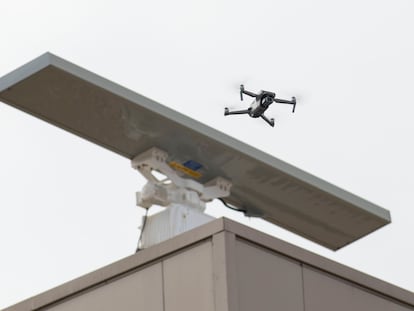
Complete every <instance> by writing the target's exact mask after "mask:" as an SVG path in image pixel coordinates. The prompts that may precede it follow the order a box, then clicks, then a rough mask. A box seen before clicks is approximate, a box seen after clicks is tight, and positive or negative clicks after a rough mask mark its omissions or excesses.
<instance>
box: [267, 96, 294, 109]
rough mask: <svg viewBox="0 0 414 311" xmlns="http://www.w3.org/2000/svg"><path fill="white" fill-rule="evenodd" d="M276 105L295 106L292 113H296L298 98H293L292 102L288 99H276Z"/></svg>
mask: <svg viewBox="0 0 414 311" xmlns="http://www.w3.org/2000/svg"><path fill="white" fill-rule="evenodd" d="M273 101H274V102H275V103H278V104H288V105H293V109H292V112H295V108H296V98H295V97H292V99H291V100H286V99H279V98H275V99H274V100H273Z"/></svg>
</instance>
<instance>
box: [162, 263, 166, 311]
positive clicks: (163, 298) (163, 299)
mask: <svg viewBox="0 0 414 311" xmlns="http://www.w3.org/2000/svg"><path fill="white" fill-rule="evenodd" d="M161 282H162V310H163V311H166V309H165V278H164V260H162V261H161Z"/></svg>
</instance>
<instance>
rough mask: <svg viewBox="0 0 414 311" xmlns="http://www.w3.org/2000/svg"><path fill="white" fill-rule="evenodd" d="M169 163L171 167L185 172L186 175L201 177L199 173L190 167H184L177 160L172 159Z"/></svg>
mask: <svg viewBox="0 0 414 311" xmlns="http://www.w3.org/2000/svg"><path fill="white" fill-rule="evenodd" d="M169 164H170V166H171V167H172V168H173V169H176V170H178V171H181V172H183V173H185V174H187V175H189V176H191V177H193V178H200V177H201V173H199V172H196V171H194V170H192V169H191V168H188V167H185V166H184V165H182V164H180V163H178V162H175V161H172V162H170V163H169Z"/></svg>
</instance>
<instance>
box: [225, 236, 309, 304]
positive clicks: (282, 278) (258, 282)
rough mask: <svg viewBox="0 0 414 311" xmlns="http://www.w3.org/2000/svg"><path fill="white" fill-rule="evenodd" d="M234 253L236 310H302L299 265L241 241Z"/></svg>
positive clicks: (238, 242) (237, 243)
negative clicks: (235, 261)
mask: <svg viewBox="0 0 414 311" xmlns="http://www.w3.org/2000/svg"><path fill="white" fill-rule="evenodd" d="M236 254H237V255H236V256H237V263H236V264H237V272H238V273H237V276H238V280H237V284H233V286H237V287H238V297H239V309H240V311H252V310H255V311H267V310H269V311H270V310H272V311H274V310H283V311H303V296H302V293H303V291H302V271H301V266H300V264H299V263H296V262H294V261H291V260H289V259H287V258H284V257H283V256H280V255H278V254H276V253H273V252H271V251H268V250H266V249H263V248H260V247H257V246H253V245H251V244H248V243H246V242H244V241H241V240H238V241H237V242H236Z"/></svg>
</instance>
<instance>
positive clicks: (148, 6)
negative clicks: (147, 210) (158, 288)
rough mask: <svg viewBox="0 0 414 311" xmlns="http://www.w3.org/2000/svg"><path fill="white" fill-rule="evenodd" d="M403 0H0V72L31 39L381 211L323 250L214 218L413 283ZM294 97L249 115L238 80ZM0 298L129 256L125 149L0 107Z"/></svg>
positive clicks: (3, 301)
mask: <svg viewBox="0 0 414 311" xmlns="http://www.w3.org/2000/svg"><path fill="white" fill-rule="evenodd" d="M413 9H414V4H413V3H412V1H408V0H407V1H405V0H404V1H403V0H396V1H392V2H390V1H356V0H351V1H341V2H335V1H322V0H316V1H305V0H290V1H265V0H256V1H240V0H238V1H218V0H215V1H212V0H209V1H204V0H200V1H189V0H188V1H187V0H176V1H161V0H152V1H120V0H118V1H103V0H100V1H92V0H89V1H75V0H72V1H44V0H43V1H23V0H14V1H12V2H11V1H8V2H7V3H6V2H4V3H2V8H1V10H2V18H1V19H0V34H1V38H2V45H1V47H2V48H1V57H0V76H3V75H4V74H6V73H8V72H9V71H12V70H14V69H15V68H17V67H18V66H20V65H22V64H24V63H26V62H28V61H30V60H32V59H33V58H35V57H37V56H39V55H40V54H43V53H44V52H46V51H50V52H52V53H55V54H56V55H58V56H60V57H63V58H65V59H67V60H69V61H71V62H74V63H75V64H77V65H79V66H82V67H84V68H86V69H88V70H90V71H93V72H95V73H97V74H99V75H101V76H104V77H106V78H108V79H110V80H112V81H114V82H116V83H119V84H121V85H123V86H125V87H127V88H130V89H131V90H133V91H136V92H138V93H140V94H142V95H145V96H147V97H150V98H152V99H154V100H156V101H158V102H160V103H161V104H163V105H166V106H168V107H170V108H172V109H175V110H178V111H180V112H182V113H184V114H186V115H188V116H190V117H192V118H194V119H197V120H199V121H200V122H203V123H205V124H207V125H209V126H212V127H214V128H216V129H218V130H219V131H222V132H224V133H226V134H229V135H231V136H233V137H235V138H237V139H239V140H241V141H243V142H246V143H248V144H250V145H252V146H254V147H256V148H258V149H260V150H263V151H265V152H267V153H269V154H271V155H273V156H275V157H277V158H279V159H282V160H284V161H286V162H288V163H290V164H292V165H294V166H297V167H299V168H300V169H303V170H305V171H307V172H309V173H311V174H314V175H316V176H318V177H320V178H322V179H324V180H326V181H328V182H331V183H333V184H335V185H337V186H339V187H341V188H343V189H346V190H348V191H350V192H352V193H354V194H356V195H358V196H361V197H363V198H365V199H367V200H369V201H372V202H373V203H375V204H378V205H380V206H382V207H384V208H386V209H389V210H390V211H391V216H392V219H393V222H392V224H391V225H388V226H387V227H384V228H382V229H380V230H379V231H377V232H375V233H373V234H371V235H369V236H367V237H366V238H364V239H362V240H360V241H358V242H355V243H353V244H351V245H350V246H347V247H346V248H344V249H342V250H340V251H338V252H331V251H329V250H326V249H324V248H322V247H320V246H317V245H315V244H314V243H311V242H309V241H306V240H305V239H302V238H299V237H297V236H295V235H294V234H291V233H289V232H286V231H285V230H282V229H280V228H278V227H276V226H274V225H270V224H267V223H266V222H264V221H261V220H259V219H247V218H244V217H243V216H242V215H239V214H237V213H233V212H231V211H228V210H226V209H225V208H224V207H222V206H221V205H220V204H217V203H212V204H211V205H210V206H209V208H208V212H209V213H211V214H213V215H215V216H222V215H226V216H227V217H230V218H232V219H235V220H237V221H240V222H243V223H246V224H247V225H249V226H252V227H255V228H257V229H259V230H261V231H265V232H267V233H269V234H272V235H273V236H276V237H279V238H282V239H284V240H287V241H289V242H291V243H294V244H296V245H299V246H301V247H304V248H306V249H308V250H311V251H313V252H316V253H318V254H321V255H323V256H327V257H329V258H331V259H334V260H336V261H339V262H341V263H344V264H346V265H348V266H351V267H353V268H356V269H358V270H361V271H363V272H365V273H368V274H371V275H373V276H375V277H378V278H380V279H383V280H385V281H388V282H391V283H393V284H395V285H398V286H401V287H403V288H405V289H408V290H411V291H413V290H414V279H413V272H412V263H413V262H414V247H413V242H412V236H413V234H414V228H413V225H412V219H413V216H414V212H413V210H412V192H413V190H412V187H413V181H412V180H413V176H414V162H413V158H414V148H413V139H412V136H413V135H412V134H413V133H414V123H413V122H412V116H413V114H414V108H413V104H414V95H413V92H412V84H413V80H414V60H413V55H414V41H413V39H412V37H413V35H412V32H413V29H414V20H413V19H412V16H413ZM240 83H244V84H245V86H246V88H248V89H251V90H253V91H254V90H260V89H267V90H271V91H276V92H278V95H279V96H280V97H287V98H290V96H296V97H297V98H298V101H299V104H298V106H297V109H296V113H295V114H291V113H290V108H288V107H284V106H280V107H277V106H276V105H274V106H272V107H271V108H270V109H269V112H268V115H269V116H273V117H274V118H275V120H276V123H277V125H276V127H275V128H271V127H269V126H267V125H266V124H264V123H263V121H260V120H254V119H250V118H246V117H231V118H230V117H228V118H224V117H223V108H224V107H225V106H229V107H232V108H244V105H243V104H242V103H241V102H240V101H239V96H238V86H239V84H240ZM0 142H1V153H0V245H1V262H0V263H1V264H0V307H5V306H7V305H10V304H13V303H15V302H18V301H20V300H22V299H24V298H27V297H29V296H32V295H34V294H37V293H39V292H43V291H45V290H47V289H49V288H51V287H53V286H56V285H59V284H61V283H63V282H65V281H68V280H70V279H72V278H75V277H78V276H80V275H83V274H85V273H87V272H90V271H92V270H95V269H97V268H99V267H101V266H103V265H106V264H109V263H111V262H113V261H114V260H117V259H120V258H123V257H125V256H127V255H130V254H131V253H133V251H134V248H135V246H136V240H137V236H138V230H137V227H138V225H139V221H140V218H139V216H140V215H142V213H143V211H142V210H141V209H139V208H138V207H135V197H134V193H135V191H137V190H139V188H140V187H141V186H142V185H143V183H144V180H143V179H142V178H141V177H140V176H139V175H138V173H137V172H135V171H133V170H132V169H131V168H130V163H129V162H128V160H125V159H124V158H121V157H120V156H118V155H116V154H114V153H111V152H109V151H107V150H105V149H103V148H100V147H98V146H96V145H93V144H91V143H89V142H86V141H84V140H82V139H80V138H78V137H76V136H74V135H71V134H69V133H66V132H64V131H62V130H60V129H57V128H55V127H53V126H51V125H49V124H46V123H44V122H42V121H39V120H38V119H35V118H33V117H31V116H29V115H26V114H24V113H22V112H20V111H17V110H15V109H13V108H11V107H9V106H7V105H5V104H3V103H0Z"/></svg>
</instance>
